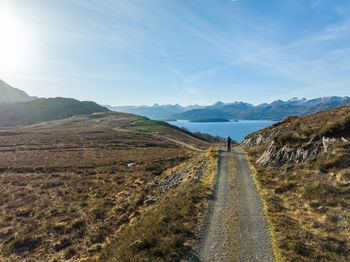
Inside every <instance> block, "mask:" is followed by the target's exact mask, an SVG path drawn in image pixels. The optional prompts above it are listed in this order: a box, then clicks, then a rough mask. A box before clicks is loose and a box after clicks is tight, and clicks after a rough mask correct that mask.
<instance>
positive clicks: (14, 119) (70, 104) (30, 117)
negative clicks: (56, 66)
mask: <svg viewBox="0 0 350 262" xmlns="http://www.w3.org/2000/svg"><path fill="white" fill-rule="evenodd" d="M106 111H109V110H108V109H107V108H105V107H102V106H100V105H98V104H96V103H95V102H87V101H84V102H81V101H78V100H75V99H72V98H61V97H57V98H40V99H35V100H32V101H29V102H17V103H3V104H0V126H9V125H18V124H30V123H36V122H40V121H51V120H58V119H63V118H68V117H71V116H75V115H84V114H92V113H96V112H106Z"/></svg>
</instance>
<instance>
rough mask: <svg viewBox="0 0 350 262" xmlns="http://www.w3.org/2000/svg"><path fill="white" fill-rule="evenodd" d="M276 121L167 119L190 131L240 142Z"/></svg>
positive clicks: (170, 122)
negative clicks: (202, 121) (194, 121)
mask: <svg viewBox="0 0 350 262" xmlns="http://www.w3.org/2000/svg"><path fill="white" fill-rule="evenodd" d="M274 123H276V122H275V121H268V120H240V121H238V122H204V123H192V122H189V121H187V120H178V121H169V124H172V125H174V126H178V127H184V128H186V129H188V130H190V131H191V132H201V133H207V134H210V135H213V136H221V137H224V138H226V137H227V136H230V137H231V138H232V139H233V140H235V141H237V142H241V141H242V140H243V139H244V137H245V136H246V135H248V134H250V133H253V132H255V131H258V130H260V129H263V128H265V127H268V126H270V125H272V124H274Z"/></svg>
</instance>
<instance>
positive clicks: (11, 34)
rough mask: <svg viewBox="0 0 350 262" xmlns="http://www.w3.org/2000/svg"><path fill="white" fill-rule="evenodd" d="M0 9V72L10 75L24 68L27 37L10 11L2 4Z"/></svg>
mask: <svg viewBox="0 0 350 262" xmlns="http://www.w3.org/2000/svg"><path fill="white" fill-rule="evenodd" d="M0 7H1V15H0V35H1V41H0V71H1V72H2V73H10V72H14V71H16V70H19V69H22V68H24V67H25V66H26V64H27V61H28V57H29V54H30V48H29V37H28V34H27V32H26V30H25V27H24V26H23V24H21V22H20V21H19V19H18V18H17V17H16V16H15V15H13V12H12V10H11V9H10V8H9V7H8V6H7V5H4V4H2V5H1V6H0Z"/></svg>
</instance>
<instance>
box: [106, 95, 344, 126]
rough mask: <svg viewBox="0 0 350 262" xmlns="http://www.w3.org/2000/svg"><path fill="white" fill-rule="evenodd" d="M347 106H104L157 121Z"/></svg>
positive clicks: (256, 116)
mask: <svg viewBox="0 0 350 262" xmlns="http://www.w3.org/2000/svg"><path fill="white" fill-rule="evenodd" d="M348 104H350V97H348V96H345V97H338V96H331V97H322V98H315V99H309V100H308V99H305V98H301V99H299V98H292V99H290V100H287V101H282V100H276V101H273V102H272V103H263V104H260V105H257V106H254V105H252V104H250V103H245V102H234V103H223V102H217V103H215V104H213V105H211V106H199V105H193V106H187V107H182V106H180V105H178V104H176V105H163V106H162V105H158V104H154V105H153V106H123V107H118V106H117V107H113V106H106V107H108V108H109V109H111V110H115V111H119V112H125V113H133V114H138V115H142V116H146V117H149V118H151V119H158V120H190V121H191V120H192V121H193V120H197V121H198V120H201V119H209V118H210V119H217V118H220V119H223V118H224V119H235V120H282V119H284V118H286V117H288V116H291V115H296V116H303V115H307V114H311V113H315V112H318V111H322V110H326V109H331V108H335V107H339V106H343V105H348Z"/></svg>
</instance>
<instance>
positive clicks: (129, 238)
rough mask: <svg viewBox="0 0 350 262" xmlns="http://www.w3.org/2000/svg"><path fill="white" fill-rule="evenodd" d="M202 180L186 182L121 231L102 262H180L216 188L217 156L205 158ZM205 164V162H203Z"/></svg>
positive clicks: (211, 155)
mask: <svg viewBox="0 0 350 262" xmlns="http://www.w3.org/2000/svg"><path fill="white" fill-rule="evenodd" d="M204 161H205V166H204V169H205V174H204V175H203V177H201V179H187V180H186V183H184V184H183V185H181V186H179V187H176V188H173V189H172V190H170V191H169V192H168V193H167V194H166V195H164V196H162V198H161V199H160V200H159V201H158V203H157V205H155V206H153V207H152V208H150V209H149V210H148V211H146V212H145V213H144V214H143V215H142V216H141V218H140V219H139V220H138V221H137V222H136V223H134V224H133V225H132V226H130V227H128V228H125V229H124V230H122V231H120V232H119V233H118V234H117V235H116V236H115V240H114V241H112V243H111V244H110V245H109V246H108V247H107V248H106V250H105V252H104V253H103V254H102V255H101V260H102V261H125V262H127V261H130V262H131V261H135V262H136V261H180V260H182V259H184V258H185V257H186V255H187V253H188V249H189V247H188V243H191V240H193V238H194V234H195V233H196V230H197V229H198V225H199V223H200V214H201V212H202V210H203V209H204V207H205V205H206V203H207V200H208V196H209V195H210V193H211V189H212V187H213V184H214V179H215V174H216V170H217V155H216V154H215V153H214V152H210V153H209V154H207V156H206V157H205V158H204ZM202 163H204V162H202Z"/></svg>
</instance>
